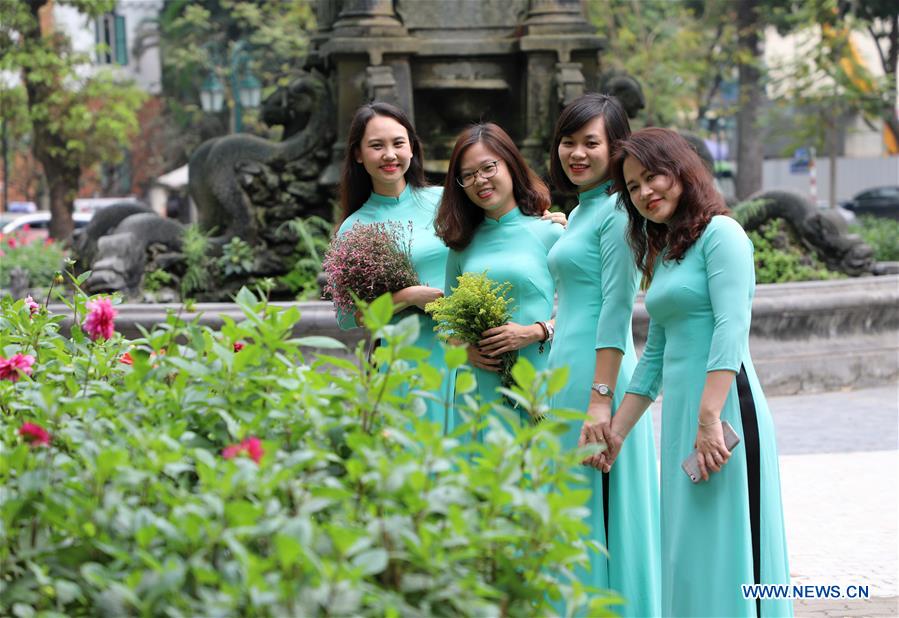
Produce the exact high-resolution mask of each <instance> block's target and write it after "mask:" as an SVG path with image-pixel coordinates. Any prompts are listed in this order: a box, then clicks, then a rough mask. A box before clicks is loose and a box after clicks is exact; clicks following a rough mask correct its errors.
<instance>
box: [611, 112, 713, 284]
mask: <svg viewBox="0 0 899 618" xmlns="http://www.w3.org/2000/svg"><path fill="white" fill-rule="evenodd" d="M628 157H633V158H634V159H636V160H637V161H639V163H640V165H642V166H643V167H645V168H646V169H647V170H648V171H650V172H653V173H656V174H664V175H665V176H668V177H669V178H671V179H672V180H675V181H677V182H680V184H681V186H682V187H683V193H681V196H680V199H679V200H678V203H677V208H676V210H675V211H674V214H673V215H671V218H670V219H669V220H668V221H667V222H666V223H664V224H662V223H653V222H652V221H650V220H648V219H644V218H643V216H642V215H641V214H640V213H639V212H638V211H637V208H636V206H634V203H633V202H632V201H631V198H630V193H629V192H628V190H627V182H626V181H625V179H624V161H625V159H627V158H628ZM611 172H612V180H613V181H614V185H613V187H612V190H613V191H615V192H617V193H618V196H619V198H618V203H619V205H624V208H625V210H626V211H627V216H628V220H629V221H628V242H629V243H630V245H631V249H632V250H633V252H634V259H635V260H636V262H637V268H639V269H640V271H641V272H642V273H643V276H644V277H645V278H646V279H647V280H651V279H652V270H653V265H654V264H655V261H656V258H658V256H659V255H660V254H661V253H662V251H665V250H667V251H666V253H665V258H664V259H665V260H675V261H680V260H682V259H683V258H684V254H685V253H686V252H687V250H688V249H689V248H690V247H692V246H693V243H695V242H696V241H697V240H698V239H699V237H700V236H701V235H702V233H703V232H704V231H705V228H706V226H707V225H708V224H709V221H711V220H712V217H714V216H715V215H729V214H730V211H729V210H728V208H727V205H726V204H725V202H724V196H722V195H721V193H720V192H719V191H718V189H717V188H716V187H715V180H714V178H712V175H711V173H710V172H709V170H708V168H707V167H706V166H705V164H703V162H702V159H700V158H699V155H698V154H696V151H695V150H694V149H693V147H692V146H690V143H689V142H688V141H687V140H686V139H684V138H683V137H681V136H680V135H678V134H677V133H676V132H675V131H671V130H669V129H660V128H657V127H650V128H647V129H641V130H640V131H635V132H634V133H632V134H631V136H630V137H628V138H626V139H624V140H622V141H620V142H618V147H617V149H616V151H615V154H614V155H613V156H612V162H611Z"/></svg>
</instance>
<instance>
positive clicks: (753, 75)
mask: <svg viewBox="0 0 899 618" xmlns="http://www.w3.org/2000/svg"><path fill="white" fill-rule="evenodd" d="M760 21H761V20H760V19H759V16H758V0H741V1H740V3H739V4H738V5H737V28H738V34H737V37H738V38H737V44H738V48H739V50H740V52H741V54H740V57H741V62H740V63H739V64H738V65H737V72H738V77H739V81H740V109H739V111H738V112H737V181H736V191H737V199H740V200H744V199H746V198H747V197H749V196H750V195H752V194H753V193H755V192H757V191H760V190H761V188H762V161H763V157H764V153H763V151H762V136H761V135H760V131H759V126H758V119H759V112H760V110H761V106H762V103H763V101H764V91H763V89H762V79H761V78H762V71H761V68H760V65H761V62H762V50H761V45H760V42H759V30H760V29H761V28H762V24H761V23H760Z"/></svg>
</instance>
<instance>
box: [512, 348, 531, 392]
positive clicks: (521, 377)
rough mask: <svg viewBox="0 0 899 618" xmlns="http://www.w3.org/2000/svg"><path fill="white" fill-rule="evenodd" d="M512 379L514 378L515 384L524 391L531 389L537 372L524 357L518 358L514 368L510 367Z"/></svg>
mask: <svg viewBox="0 0 899 618" xmlns="http://www.w3.org/2000/svg"><path fill="white" fill-rule="evenodd" d="M512 377H513V378H515V382H516V384H518V386H520V387H521V388H522V389H524V390H525V391H528V390H530V389H531V387H532V386H533V385H534V382H535V381H536V380H537V370H536V369H534V366H533V365H532V364H531V362H530V361H529V360H528V359H526V358H525V357H524V356H519V357H518V361H516V363H515V366H514V367H512Z"/></svg>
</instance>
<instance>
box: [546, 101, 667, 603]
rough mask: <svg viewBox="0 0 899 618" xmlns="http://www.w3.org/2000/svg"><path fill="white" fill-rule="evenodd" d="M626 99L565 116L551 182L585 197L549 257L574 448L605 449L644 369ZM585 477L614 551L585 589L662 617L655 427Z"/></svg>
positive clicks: (594, 514)
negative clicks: (636, 316) (638, 369)
mask: <svg viewBox="0 0 899 618" xmlns="http://www.w3.org/2000/svg"><path fill="white" fill-rule="evenodd" d="M630 132H631V131H630V124H629V123H628V120H627V114H626V113H625V111H624V108H622V106H621V104H620V103H618V101H617V100H616V99H613V98H611V97H609V96H606V95H600V94H592V93H591V94H585V95H583V96H581V97H579V98H577V99H575V100H574V101H572V102H571V103H570V104H569V105H568V106H566V107H565V109H564V110H562V114H561V115H560V116H559V119H558V121H557V122H556V128H555V131H554V135H553V146H552V150H551V151H550V177H551V178H552V181H553V184H554V185H555V186H556V188H557V189H558V190H560V191H563V192H566V193H576V194H577V196H578V202H579V203H578V206H577V207H576V208H575V209H574V210H573V211H571V213H570V214H569V221H568V230H567V231H566V232H565V234H564V236H563V237H562V238H561V239H560V240H559V241H558V242H557V243H556V244H555V246H554V247H553V248H552V250H551V251H550V253H549V268H550V271H551V272H552V274H553V277H554V278H555V285H556V293H557V294H558V299H559V305H558V310H557V313H556V332H555V338H554V339H553V348H552V351H551V352H550V355H549V366H550V367H552V368H557V367H562V366H568V368H569V375H568V383H567V384H566V386H564V387H563V388H562V390H561V391H559V392H558V393H557V394H556V395H555V396H554V397H553V399H552V407H553V408H569V409H573V410H580V411H583V412H584V413H585V417H584V420H583V422H577V423H572V424H571V426H570V428H569V430H568V432H567V433H566V434H565V435H564V436H563V437H562V440H563V444H564V445H565V447H566V448H569V449H572V450H573V449H576V448H577V447H578V446H579V445H584V444H590V443H603V442H604V439H605V438H604V431H605V429H607V428H608V426H609V423H610V422H611V419H612V414H613V413H614V410H615V408H616V407H617V406H618V405H619V404H620V403H621V399H622V397H624V392H625V389H626V388H627V385H628V382H629V381H630V377H631V373H632V372H633V370H634V366H635V365H636V364H637V355H636V352H635V351H634V340H633V336H632V335H631V314H632V313H633V308H634V297H635V296H636V293H637V286H638V282H639V274H638V272H637V267H636V266H635V265H634V258H633V254H632V253H631V250H630V247H629V246H628V244H627V214H626V213H625V212H624V211H623V210H621V209H619V208H617V207H616V203H617V201H618V194H616V193H613V192H612V190H611V185H612V181H611V176H610V173H609V157H610V156H611V155H612V153H613V152H614V151H615V148H616V145H617V143H618V141H619V140H621V139H624V138H626V137H627V136H628V135H630ZM584 464H585V466H583V467H582V469H581V470H580V471H579V472H580V474H579V476H580V477H581V479H582V485H583V488H585V489H587V490H589V491H590V492H591V498H590V500H589V502H588V508H589V515H588V516H587V518H586V520H585V523H586V524H587V525H588V526H589V528H590V538H591V539H592V540H595V541H598V542H599V543H600V544H602V545H603V546H605V547H606V548H607V549H608V555H606V554H604V553H601V552H599V551H593V552H591V555H590V565H591V570H590V572H589V573H587V572H582V573H579V574H578V575H579V577H580V579H581V581H582V582H583V583H584V584H587V585H591V586H595V587H598V588H604V589H607V588H610V589H612V590H615V591H616V592H618V593H619V594H621V595H622V596H623V597H624V598H625V599H626V601H627V603H626V604H625V605H623V606H616V607H615V611H616V612H618V613H619V614H621V615H622V616H658V615H659V614H660V610H661V605H660V596H659V595H660V585H661V573H660V559H659V495H658V493H659V484H658V469H657V467H656V456H655V441H654V439H653V430H652V418H650V417H648V416H647V417H646V418H644V419H643V420H641V421H640V423H638V425H637V426H636V427H635V428H634V431H633V432H632V437H631V440H630V443H629V444H628V445H627V448H625V449H624V451H623V452H622V454H621V456H620V457H619V461H618V463H617V464H616V466H615V468H614V469H613V470H612V471H611V472H610V473H603V472H602V471H601V470H598V469H597V468H596V467H595V466H598V460H597V458H595V457H594V458H590V459H589V460H588V461H585V462H584Z"/></svg>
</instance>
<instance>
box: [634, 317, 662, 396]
mask: <svg viewBox="0 0 899 618" xmlns="http://www.w3.org/2000/svg"><path fill="white" fill-rule="evenodd" d="M664 355H665V329H664V327H662V325H660V324H658V323H657V322H656V321H655V320H650V321H649V334H648V335H647V336H646V347H645V348H643V355H642V356H641V357H640V361H639V362H638V363H637V367H636V368H635V369H634V375H633V376H632V377H631V382H630V384H629V385H628V387H627V392H629V393H634V394H635V395H642V396H644V397H649V398H650V399H653V400H654V399H655V398H656V397H657V396H658V395H659V390H660V389H661V387H662V361H663V358H664Z"/></svg>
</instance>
